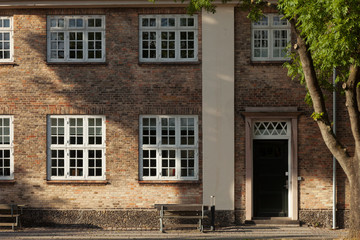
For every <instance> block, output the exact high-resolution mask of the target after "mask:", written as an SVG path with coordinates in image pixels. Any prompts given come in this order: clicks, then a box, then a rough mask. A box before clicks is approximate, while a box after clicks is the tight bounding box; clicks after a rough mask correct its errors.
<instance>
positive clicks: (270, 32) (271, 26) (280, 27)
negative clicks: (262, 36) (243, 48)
mask: <svg viewBox="0 0 360 240" xmlns="http://www.w3.org/2000/svg"><path fill="white" fill-rule="evenodd" d="M264 16H265V17H267V18H268V21H267V24H263V22H261V20H260V21H259V22H253V23H252V24H251V27H252V28H251V60H252V61H287V60H290V58H289V57H286V56H285V57H281V56H280V57H274V56H273V49H274V48H275V47H274V41H275V39H274V31H275V30H280V31H281V30H284V31H287V42H288V43H289V42H290V41H291V26H290V23H289V22H288V21H287V24H286V25H274V17H280V19H281V18H282V17H283V16H282V15H278V14H265V15H264ZM259 23H260V24H259ZM257 24H258V25H257ZM259 30H260V31H267V34H268V47H267V54H268V57H255V46H254V41H255V31H259Z"/></svg>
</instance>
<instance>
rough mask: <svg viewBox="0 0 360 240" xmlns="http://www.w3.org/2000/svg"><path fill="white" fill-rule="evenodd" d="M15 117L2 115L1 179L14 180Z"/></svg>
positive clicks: (0, 124) (0, 137)
mask: <svg viewBox="0 0 360 240" xmlns="http://www.w3.org/2000/svg"><path fill="white" fill-rule="evenodd" d="M13 138H14V129H13V117H12V116H1V115H0V179H2V180H7V179H14V156H13V155H14V154H13V152H14V146H13Z"/></svg>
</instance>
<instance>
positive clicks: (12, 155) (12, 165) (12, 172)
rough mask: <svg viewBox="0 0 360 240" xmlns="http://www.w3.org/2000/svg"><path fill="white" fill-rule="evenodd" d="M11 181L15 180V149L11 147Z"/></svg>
mask: <svg viewBox="0 0 360 240" xmlns="http://www.w3.org/2000/svg"><path fill="white" fill-rule="evenodd" d="M9 150H10V176H9V178H10V179H14V148H13V147H10V148H9Z"/></svg>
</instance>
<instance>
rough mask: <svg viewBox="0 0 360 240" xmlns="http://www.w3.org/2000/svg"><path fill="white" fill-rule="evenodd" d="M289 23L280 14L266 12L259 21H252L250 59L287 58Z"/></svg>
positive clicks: (289, 34) (289, 33) (289, 35)
mask: <svg viewBox="0 0 360 240" xmlns="http://www.w3.org/2000/svg"><path fill="white" fill-rule="evenodd" d="M290 37H291V29H290V24H289V22H288V21H287V20H286V19H282V16H280V15H276V14H267V15H265V16H263V18H262V19H261V20H260V21H259V22H254V23H252V38H251V46H252V54H251V56H252V60H253V61H274V60H275V61H278V60H280V61H281V60H287V59H288V58H287V57H286V55H287V49H286V47H287V45H288V43H289V42H290Z"/></svg>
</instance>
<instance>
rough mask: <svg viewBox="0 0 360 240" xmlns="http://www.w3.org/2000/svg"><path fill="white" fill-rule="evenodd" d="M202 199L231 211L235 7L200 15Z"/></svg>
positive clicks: (220, 8)
mask: <svg viewBox="0 0 360 240" xmlns="http://www.w3.org/2000/svg"><path fill="white" fill-rule="evenodd" d="M202 53H203V54H202V84H203V85H202V102H203V117H202V126H203V202H204V204H209V203H210V196H215V197H216V209H217V210H234V206H235V198H234V194H235V193H234V185H235V183H234V182H235V178H234V168H235V163H234V159H235V156H234V152H235V151H234V131H235V129H234V78H235V77H234V67H235V66H234V7H233V6H219V7H218V8H217V10H216V13H215V14H212V13H207V12H203V14H202Z"/></svg>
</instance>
